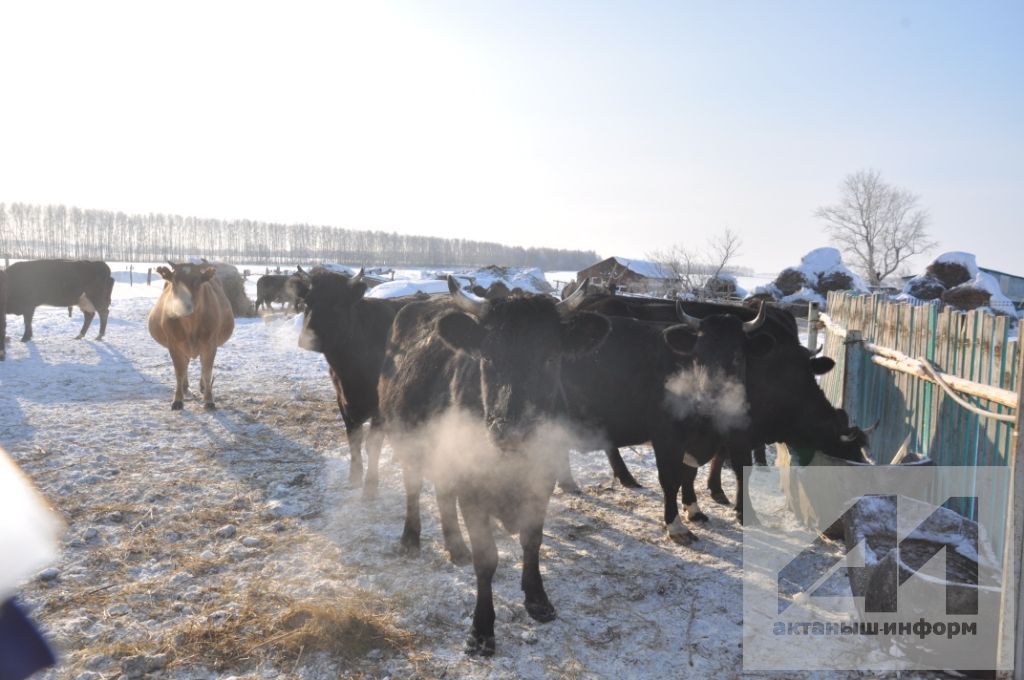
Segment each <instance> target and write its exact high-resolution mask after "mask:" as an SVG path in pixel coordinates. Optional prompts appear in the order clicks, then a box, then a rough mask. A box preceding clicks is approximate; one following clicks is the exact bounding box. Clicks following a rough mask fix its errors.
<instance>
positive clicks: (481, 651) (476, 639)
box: [466, 631, 494, 656]
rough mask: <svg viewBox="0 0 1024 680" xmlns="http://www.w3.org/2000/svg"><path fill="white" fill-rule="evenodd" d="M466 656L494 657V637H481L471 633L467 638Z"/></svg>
mask: <svg viewBox="0 0 1024 680" xmlns="http://www.w3.org/2000/svg"><path fill="white" fill-rule="evenodd" d="M466 654H468V655H470V656H494V636H493V635H480V634H479V633H476V632H473V631H470V633H469V637H468V638H466Z"/></svg>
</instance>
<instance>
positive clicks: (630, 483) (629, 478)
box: [617, 472, 644, 489]
mask: <svg viewBox="0 0 1024 680" xmlns="http://www.w3.org/2000/svg"><path fill="white" fill-rule="evenodd" d="M617 479H618V480H619V484H621V485H622V486H624V487H626V488H627V489H642V488H644V485H643V484H641V483H640V482H638V481H636V478H635V477H633V475H631V474H629V473H628V472H627V473H626V475H625V476H623V477H618V478H617Z"/></svg>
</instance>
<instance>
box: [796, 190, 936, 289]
mask: <svg viewBox="0 0 1024 680" xmlns="http://www.w3.org/2000/svg"><path fill="white" fill-rule="evenodd" d="M839 191H840V198H839V203H836V204H835V205H829V206H823V207H820V208H818V209H817V210H815V211H814V216H815V217H817V218H819V219H821V220H824V222H825V226H826V228H827V229H828V231H829V234H830V235H831V237H832V242H833V243H835V244H836V245H838V246H839V247H840V248H841V249H842V250H843V253H844V254H845V255H846V256H847V258H848V261H849V262H850V264H852V265H853V266H854V267H855V268H857V269H859V270H860V271H861V272H862V273H863V274H864V275H865V277H866V278H867V279H868V282H869V283H870V285H872V286H879V285H881V283H882V281H883V280H884V279H885V277H887V276H889V275H890V274H892V273H893V272H895V271H896V270H897V269H899V267H900V265H901V264H903V263H904V262H906V261H907V260H908V259H910V258H911V257H913V256H914V255H919V254H921V253H925V252H927V251H929V250H931V249H932V248H934V247H935V245H936V244H935V242H934V241H931V240H930V239H929V237H928V232H927V230H926V227H927V226H928V221H929V217H928V211H927V210H924V209H922V208H919V207H918V196H917V195H916V194H912V193H910V192H909V191H907V190H906V189H900V188H898V187H894V186H892V185H889V184H886V183H885V182H884V181H883V180H882V175H881V173H880V172H878V171H877V170H858V171H857V172H855V173H853V174H850V175H847V176H846V179H844V180H843V183H842V184H841V185H840V188H839Z"/></svg>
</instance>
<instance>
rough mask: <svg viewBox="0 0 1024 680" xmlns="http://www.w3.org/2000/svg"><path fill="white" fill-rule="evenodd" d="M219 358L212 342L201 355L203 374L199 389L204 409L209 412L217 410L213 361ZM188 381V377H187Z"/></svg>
mask: <svg viewBox="0 0 1024 680" xmlns="http://www.w3.org/2000/svg"><path fill="white" fill-rule="evenodd" d="M216 356H217V346H216V345H214V344H213V343H212V342H211V343H210V346H209V347H208V348H205V349H203V350H202V351H201V352H200V353H199V361H200V363H201V367H202V372H201V376H202V377H201V378H200V380H199V389H201V390H202V392H203V408H205V409H206V410H207V411H212V410H214V409H216V408H217V407H216V405H214V403H213V360H214V358H216ZM186 381H187V377H186Z"/></svg>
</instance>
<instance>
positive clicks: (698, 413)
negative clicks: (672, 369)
mask: <svg viewBox="0 0 1024 680" xmlns="http://www.w3.org/2000/svg"><path fill="white" fill-rule="evenodd" d="M665 407H666V408H667V409H668V410H669V412H670V413H672V415H673V416H675V417H676V418H677V419H679V420H684V419H686V418H689V417H700V418H704V419H707V420H709V421H710V422H711V424H712V426H713V427H714V428H715V430H717V431H718V432H720V433H726V432H728V431H730V430H735V429H739V428H743V427H746V426H747V425H748V424H749V422H750V412H749V405H748V404H747V393H746V389H745V388H744V386H743V383H742V382H740V381H739V380H737V379H736V378H733V377H729V376H725V375H722V374H720V373H718V372H715V371H710V370H708V368H707V367H705V366H700V365H697V366H693V367H692V368H684V369H682V370H680V371H679V372H677V373H675V374H673V375H672V376H671V377H669V379H668V380H666V381H665Z"/></svg>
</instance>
